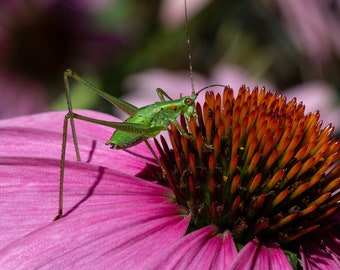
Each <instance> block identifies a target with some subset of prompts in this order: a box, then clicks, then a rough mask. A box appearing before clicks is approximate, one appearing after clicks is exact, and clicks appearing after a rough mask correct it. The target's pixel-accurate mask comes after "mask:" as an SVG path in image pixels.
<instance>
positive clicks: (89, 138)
mask: <svg viewBox="0 0 340 270" xmlns="http://www.w3.org/2000/svg"><path fill="white" fill-rule="evenodd" d="M77 112H79V113H80V114H84V115H86V116H89V117H93V118H97V119H103V120H107V121H119V122H121V120H118V119H117V118H114V117H112V116H110V115H107V114H103V113H98V112H93V111H84V110H82V111H77ZM65 113H66V112H64V111H62V112H61V111H60V112H49V113H43V114H36V115H30V116H25V117H17V118H12V119H6V120H1V121H0V132H1V135H2V136H0V145H1V154H0V155H1V156H16V157H18V156H21V157H39V158H52V159H58V160H60V155H61V140H62V128H63V120H64V116H65ZM68 130H69V135H68V144H67V149H66V155H67V158H66V159H67V160H76V156H75V151H74V144H73V141H72V136H71V132H70V127H69V129H68ZM76 130H77V136H78V141H79V148H80V154H81V158H82V161H83V162H87V163H92V164H97V165H101V166H107V167H112V166H113V165H114V167H115V169H117V170H124V172H126V173H129V174H132V175H136V174H138V173H139V172H140V171H141V169H143V168H144V167H145V164H146V163H154V162H155V161H154V158H153V156H152V154H151V153H150V150H149V149H148V148H147V147H146V146H145V144H143V143H141V144H139V145H137V146H135V147H132V148H129V149H126V150H112V149H110V147H109V146H107V145H105V142H106V141H107V140H108V139H109V138H110V137H111V135H112V133H113V131H114V130H113V129H111V128H108V127H105V126H101V125H95V124H92V123H88V122H84V121H77V120H76ZM131 159H133V160H134V162H129V166H126V162H127V161H131ZM57 179H58V178H57Z"/></svg>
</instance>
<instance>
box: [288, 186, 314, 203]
mask: <svg viewBox="0 0 340 270" xmlns="http://www.w3.org/2000/svg"><path fill="white" fill-rule="evenodd" d="M308 188H309V183H303V184H301V185H299V186H298V187H297V188H296V189H295V190H294V191H293V192H292V193H291V194H290V196H289V199H291V200H293V199H295V198H296V197H298V196H300V195H301V194H302V193H304V192H305V191H306V190H307V189H308Z"/></svg>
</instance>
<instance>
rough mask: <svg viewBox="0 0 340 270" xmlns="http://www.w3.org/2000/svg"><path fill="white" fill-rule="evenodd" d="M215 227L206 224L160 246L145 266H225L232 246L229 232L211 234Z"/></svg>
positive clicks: (232, 249)
mask: <svg viewBox="0 0 340 270" xmlns="http://www.w3.org/2000/svg"><path fill="white" fill-rule="evenodd" d="M215 231H216V228H215V227H214V226H207V227H204V228H202V229H199V230H197V231H194V232H192V233H190V234H188V235H186V236H185V237H183V238H182V239H180V240H178V241H177V242H175V243H174V244H172V245H171V246H169V247H168V248H167V249H165V250H163V251H162V252H161V253H160V255H159V256H158V257H156V258H155V259H154V261H153V262H152V264H151V265H150V266H149V267H148V269H188V268H190V269H226V267H228V265H229V264H230V262H231V260H232V259H233V257H234V256H235V255H236V253H237V251H236V247H235V244H234V241H233V239H232V237H231V235H230V234H229V233H227V235H226V236H223V235H222V234H217V235H215ZM227 252H230V253H228V254H227Z"/></svg>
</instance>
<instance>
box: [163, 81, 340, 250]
mask: <svg viewBox="0 0 340 270" xmlns="http://www.w3.org/2000/svg"><path fill="white" fill-rule="evenodd" d="M196 112H197V115H198V119H195V118H194V117H192V118H191V119H190V121H189V122H187V121H186V120H185V119H184V118H182V119H181V125H182V127H183V129H184V130H185V131H186V132H187V133H188V134H190V137H191V139H187V138H186V137H188V136H183V135H182V134H181V133H180V132H179V131H178V130H177V129H176V128H175V127H174V126H171V129H170V131H169V133H170V139H171V144H172V149H169V147H168V145H167V143H166V142H165V140H164V139H163V138H162V139H161V140H162V142H161V145H162V146H161V145H160V144H157V145H158V150H159V152H160V154H161V156H160V161H161V165H162V169H163V171H164V172H165V173H164V177H165V178H166V181H167V183H168V186H169V187H171V189H172V190H173V191H174V193H175V195H176V201H177V203H178V204H182V205H184V206H185V207H187V208H188V209H189V210H190V212H191V214H192V220H191V226H190V229H191V230H194V229H197V228H201V227H203V226H206V225H210V224H215V225H216V226H217V227H218V229H219V231H220V232H223V231H225V230H230V231H231V232H232V234H233V237H234V239H235V240H236V241H237V242H239V243H246V242H248V241H249V240H251V239H253V238H254V237H255V236H257V237H259V238H260V239H262V240H263V241H267V240H274V241H276V242H278V243H286V242H289V241H291V240H294V239H296V238H298V237H300V236H302V235H304V234H306V233H309V232H311V231H313V230H315V229H317V228H318V227H319V226H320V225H322V221H323V220H324V218H325V217H327V216H329V215H331V214H333V213H334V212H335V211H336V209H337V205H336V203H337V201H338V200H339V198H340V195H339V194H335V193H334V191H335V190H337V189H339V186H340V177H339V175H340V164H339V157H340V141H339V139H338V138H333V139H331V135H332V133H333V128H332V126H331V125H328V126H326V127H324V128H323V129H322V128H321V126H322V122H321V121H319V113H318V112H315V113H309V114H307V115H305V114H304V106H303V105H302V104H301V103H300V104H296V100H295V99H293V100H292V101H290V102H287V101H286V98H285V97H283V96H282V95H277V94H274V93H270V92H266V91H265V89H264V88H263V89H261V90H258V89H257V88H255V89H254V90H253V91H252V92H251V91H250V90H249V89H247V88H245V87H244V86H243V87H241V88H240V90H239V93H238V95H237V97H236V98H234V95H233V91H232V89H230V88H229V87H227V88H225V90H224V93H223V95H222V96H221V95H220V94H217V95H216V96H215V94H214V93H213V92H207V93H206V97H205V103H204V105H203V108H202V107H201V105H200V104H199V103H197V105H196Z"/></svg>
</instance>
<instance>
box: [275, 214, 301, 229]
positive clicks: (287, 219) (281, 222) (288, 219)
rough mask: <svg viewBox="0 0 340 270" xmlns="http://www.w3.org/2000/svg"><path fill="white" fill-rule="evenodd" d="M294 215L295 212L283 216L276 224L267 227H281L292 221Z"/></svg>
mask: <svg viewBox="0 0 340 270" xmlns="http://www.w3.org/2000/svg"><path fill="white" fill-rule="evenodd" d="M296 216H297V213H293V214H290V215H288V216H286V217H284V218H281V219H280V220H279V221H278V222H277V223H276V224H274V225H271V226H270V227H269V229H270V230H273V231H275V230H277V229H279V228H281V227H282V226H284V225H286V224H287V223H289V222H292V221H293V220H294V219H295V218H296Z"/></svg>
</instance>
